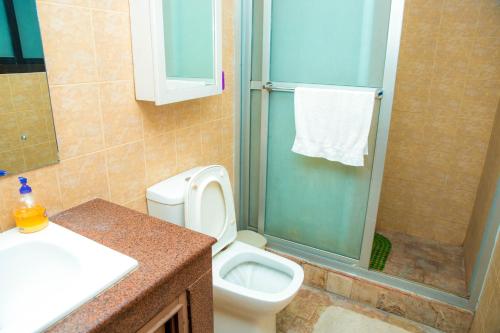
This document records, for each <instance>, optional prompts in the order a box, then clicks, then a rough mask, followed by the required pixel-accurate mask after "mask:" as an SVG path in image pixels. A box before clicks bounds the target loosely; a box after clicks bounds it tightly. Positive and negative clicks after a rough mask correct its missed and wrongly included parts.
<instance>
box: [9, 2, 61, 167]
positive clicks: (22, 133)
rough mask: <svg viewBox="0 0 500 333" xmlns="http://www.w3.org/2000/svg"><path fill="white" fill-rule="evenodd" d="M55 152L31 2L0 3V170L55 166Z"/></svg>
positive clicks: (56, 158)
mask: <svg viewBox="0 0 500 333" xmlns="http://www.w3.org/2000/svg"><path fill="white" fill-rule="evenodd" d="M58 161H59V158H58V150H57V143H56V135H55V129H54V121H53V117H52V108H51V103H50V96H49V86H48V84H47V75H46V72H45V61H44V55H43V47H42V39H41V36H40V27H39V24H38V15H37V9H36V2H35V0H1V1H0V170H4V171H6V172H7V173H8V174H17V173H20V172H24V171H27V170H31V169H36V168H40V167H43V166H47V165H50V164H54V163H57V162H58Z"/></svg>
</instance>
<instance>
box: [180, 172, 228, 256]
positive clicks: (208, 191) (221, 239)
mask: <svg viewBox="0 0 500 333" xmlns="http://www.w3.org/2000/svg"><path fill="white" fill-rule="evenodd" d="M184 210H185V215H186V216H185V222H186V227H187V228H189V229H192V230H195V231H198V232H201V233H203V234H206V235H209V236H212V237H214V238H216V239H217V243H215V244H214V245H213V246H212V255H215V254H217V253H218V252H219V251H220V250H222V249H223V248H224V247H226V246H227V245H229V244H231V243H232V242H233V241H234V240H235V239H236V234H237V227H236V215H235V211H234V199H233V191H232V190H231V183H230V181H229V175H228V173H227V171H226V169H225V168H224V167H223V166H220V165H212V166H208V167H206V168H203V169H201V170H200V171H198V172H197V173H195V174H194V175H192V176H191V179H190V180H189V183H188V186H187V189H186V195H185V202H184Z"/></svg>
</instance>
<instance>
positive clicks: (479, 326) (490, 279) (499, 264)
mask: <svg viewBox="0 0 500 333" xmlns="http://www.w3.org/2000/svg"><path fill="white" fill-rule="evenodd" d="M499 311H500V242H499V241H498V240H497V245H496V248H495V254H494V255H493V258H492V261H491V263H490V267H489V270H488V275H487V276H486V283H485V285H484V289H483V292H482V294H481V298H480V300H479V306H478V308H477V311H476V316H475V317H474V322H473V323H472V329H471V333H498V332H500V315H499V313H500V312H499Z"/></svg>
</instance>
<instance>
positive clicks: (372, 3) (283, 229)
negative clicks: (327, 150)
mask: <svg viewBox="0 0 500 333" xmlns="http://www.w3.org/2000/svg"><path fill="white" fill-rule="evenodd" d="M390 10H391V1H390V0H353V1H344V0H315V1H306V0H272V1H271V0H260V1H254V4H253V15H254V18H253V22H254V24H255V22H262V27H263V28H262V29H261V30H262V36H259V35H258V33H259V30H260V29H259V28H256V27H254V28H253V32H254V36H253V43H252V44H253V45H252V49H253V50H252V54H253V57H252V80H253V81H254V82H255V81H259V82H260V83H261V84H266V83H267V82H269V83H271V84H272V86H273V87H288V88H290V87H292V88H294V87H297V86H301V85H322V86H332V85H334V86H354V87H375V88H380V87H382V81H383V74H384V62H385V52H386V43H387V32H388V26H389V16H390ZM259 15H260V16H262V17H259ZM353 18H355V19H353ZM260 37H262V38H260ZM260 49H261V50H262V53H261V54H262V57H260V54H259V51H260ZM255 51H258V52H255ZM256 54H257V56H256ZM258 67H260V68H258ZM252 86H253V87H256V86H257V85H256V84H253V85H252ZM261 87H262V85H261ZM252 96H258V98H256V97H253V98H252V102H253V103H252V106H251V109H252V116H251V119H252V120H253V121H256V120H257V121H260V124H257V123H251V127H252V128H253V129H254V130H252V138H251V140H250V146H251V147H253V151H255V150H256V149H255V147H257V146H259V147H260V157H259V159H260V160H259V163H260V165H261V166H262V167H261V170H260V186H259V194H260V195H259V196H258V198H257V195H256V193H255V191H253V195H252V193H250V204H249V206H250V207H251V211H250V214H249V215H250V221H249V224H252V223H256V221H255V219H256V218H257V219H259V221H258V223H257V224H258V226H259V231H261V232H263V233H265V234H266V235H267V236H270V237H271V238H272V237H274V238H276V239H281V240H285V241H289V242H293V243H295V244H301V245H305V246H307V247H311V248H315V249H319V250H323V251H326V252H328V253H332V254H336V255H341V256H344V257H348V258H352V259H355V260H356V259H359V258H360V251H361V243H362V238H363V231H364V225H365V216H366V209H367V204H368V194H369V189H370V180H371V171H372V163H373V155H374V148H375V138H376V128H377V119H378V110H376V111H377V112H374V119H373V123H372V130H371V134H370V138H369V155H368V156H367V157H366V159H365V166H364V167H349V166H345V165H342V164H340V163H336V162H330V161H327V160H324V159H319V158H310V157H305V156H301V155H298V154H295V153H293V152H292V151H291V147H292V145H293V141H294V137H295V124H294V105H293V92H288V91H283V89H282V90H281V91H280V89H276V90H273V89H267V90H266V89H263V90H262V91H257V90H254V91H252ZM256 102H257V103H260V105H256ZM256 109H257V110H256ZM377 109H378V106H377ZM257 111H260V112H259V113H258V115H255V113H257ZM252 120H251V121H252ZM259 125H260V126H259ZM255 128H260V136H258V135H255ZM255 158H256V154H255V153H253V154H252V156H251V157H250V159H251V161H250V165H251V166H255V165H257V164H258V163H256V161H255ZM256 177H257V176H256V175H255V172H253V173H252V167H251V170H250V184H255V183H257V182H258V180H257V179H256ZM251 186H252V185H250V187H251ZM259 198H260V199H259ZM252 207H258V208H254V209H253V210H252ZM256 209H258V210H259V213H258V214H257V213H256V212H255V210H256ZM257 216H258V217H257Z"/></svg>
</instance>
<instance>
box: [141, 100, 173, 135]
mask: <svg viewBox="0 0 500 333" xmlns="http://www.w3.org/2000/svg"><path fill="white" fill-rule="evenodd" d="M138 104H139V106H140V107H141V110H142V115H143V123H144V135H145V136H146V137H148V136H158V135H162V134H165V133H167V132H170V131H173V130H175V128H176V123H175V120H176V119H175V118H176V112H175V109H173V108H172V106H171V105H164V106H160V107H154V106H153V104H152V103H145V102H140V103H138Z"/></svg>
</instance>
